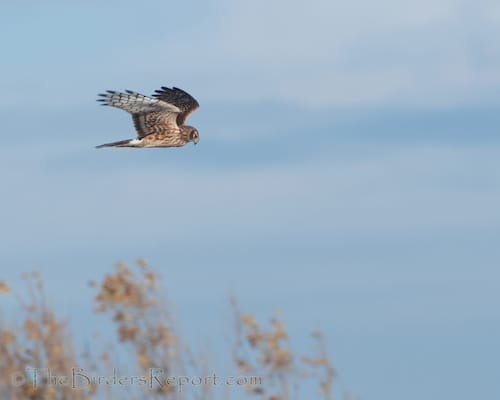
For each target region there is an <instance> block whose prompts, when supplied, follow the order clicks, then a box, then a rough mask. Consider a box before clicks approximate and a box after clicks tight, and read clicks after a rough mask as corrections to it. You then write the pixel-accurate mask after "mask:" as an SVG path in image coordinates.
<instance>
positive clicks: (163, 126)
mask: <svg viewBox="0 0 500 400" xmlns="http://www.w3.org/2000/svg"><path fill="white" fill-rule="evenodd" d="M99 96H101V98H99V99H98V101H100V102H102V105H105V106H111V107H116V108H119V109H121V110H124V111H127V112H128V113H130V114H132V120H133V122H134V126H135V129H136V131H137V136H138V137H139V138H143V137H144V136H147V135H149V134H151V133H155V132H156V133H158V132H164V131H173V132H176V131H178V130H179V127H178V126H177V117H178V115H179V113H180V112H181V110H180V109H179V108H178V107H177V106H175V105H174V104H171V103H168V102H165V101H163V100H161V99H156V98H152V97H149V96H144V95H143V94H140V93H137V92H133V91H131V90H126V91H125V92H124V93H123V92H115V91H112V90H108V91H106V93H101V94H99Z"/></svg>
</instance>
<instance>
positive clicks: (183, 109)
mask: <svg viewBox="0 0 500 400" xmlns="http://www.w3.org/2000/svg"><path fill="white" fill-rule="evenodd" d="M153 97H154V98H156V99H159V100H162V101H164V102H166V103H168V104H171V105H173V106H174V107H177V108H178V109H179V110H180V112H179V114H178V115H177V125H179V126H181V125H184V123H185V122H186V119H187V118H188V116H189V115H190V114H191V113H192V112H193V111H195V110H196V109H197V108H198V107H199V106H200V105H199V104H198V101H196V99H195V98H194V97H193V96H191V95H190V94H189V93H188V92H185V91H184V90H182V89H179V88H176V87H173V88H172V89H170V88H168V87H166V86H162V87H161V89H159V90H155V93H154V94H153Z"/></svg>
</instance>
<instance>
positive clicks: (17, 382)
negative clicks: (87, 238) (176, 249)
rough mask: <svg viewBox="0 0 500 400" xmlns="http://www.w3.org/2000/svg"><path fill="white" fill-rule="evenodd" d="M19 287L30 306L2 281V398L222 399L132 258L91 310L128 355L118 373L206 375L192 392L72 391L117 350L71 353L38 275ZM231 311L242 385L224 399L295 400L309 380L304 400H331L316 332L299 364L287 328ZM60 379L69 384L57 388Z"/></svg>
mask: <svg viewBox="0 0 500 400" xmlns="http://www.w3.org/2000/svg"><path fill="white" fill-rule="evenodd" d="M25 280H26V283H27V288H28V291H27V295H26V296H25V297H27V299H25V298H24V297H22V296H19V294H17V293H12V291H11V289H10V288H9V285H8V284H7V283H6V282H3V281H0V295H2V296H16V300H17V303H18V304H19V308H20V311H21V312H20V313H19V314H18V315H19V318H18V319H17V320H15V321H0V322H1V325H0V326H1V327H0V398H1V399H6V400H18V399H19V400H21V399H23V400H24V399H40V400H41V399H44V400H62V399H75V400H83V399H104V398H105V399H124V398H128V399H133V398H135V399H140V398H144V399H145V398H157V399H191V398H193V399H196V398H198V399H213V398H215V396H216V394H217V396H218V397H221V396H220V395H219V394H220V393H221V392H215V391H214V384H219V385H221V384H222V385H224V382H225V378H224V377H218V379H219V381H215V378H214V379H213V380H210V379H206V377H208V376H209V375H211V374H212V373H213V372H210V373H209V371H213V368H210V362H209V361H208V360H206V359H204V358H203V357H200V356H198V357H196V356H193V355H192V352H191V351H190V350H189V347H188V346H187V345H186V344H185V343H184V341H183V338H182V337H181V335H179V334H178V333H177V331H176V326H175V323H174V318H173V315H172V309H173V306H172V305H171V304H170V303H169V302H168V301H166V300H165V299H164V298H163V296H162V294H163V290H162V287H161V285H160V279H159V276H158V274H157V273H156V272H154V271H153V270H152V269H150V268H149V266H148V265H147V263H146V262H145V261H143V260H138V261H137V262H136V265H134V266H133V267H130V266H128V265H126V264H124V263H119V264H118V265H117V266H116V268H115V269H114V270H113V271H112V272H111V273H109V274H107V275H106V276H104V278H103V279H102V281H95V282H91V284H90V285H91V286H92V287H93V288H94V289H95V290H96V295H95V297H94V299H93V301H94V311H95V312H96V313H100V314H105V315H109V317H110V318H111V320H112V321H113V323H114V325H115V327H116V341H115V342H116V346H117V347H123V348H125V349H126V350H127V351H128V352H129V353H128V354H130V355H131V356H130V358H131V359H133V361H134V362H133V366H132V367H130V366H128V367H124V368H123V371H122V369H120V374H121V373H122V372H123V373H125V374H129V378H130V376H132V374H133V376H135V377H148V378H151V377H152V374H153V372H152V371H155V374H156V371H162V373H161V377H162V378H164V377H180V376H183V377H204V379H203V380H201V379H200V380H197V381H196V382H195V383H196V385H195V387H194V388H190V390H184V391H182V390H179V389H180V388H182V387H179V380H177V381H175V380H174V381H168V382H167V381H166V380H165V379H162V380H157V381H153V380H152V379H150V380H146V379H143V380H142V381H140V380H136V381H132V380H131V379H129V378H127V379H128V380H126V381H125V383H126V384H125V385H122V387H120V388H117V387H116V386H115V385H113V384H110V382H109V381H106V380H105V379H104V380H103V381H102V382H101V381H100V378H99V380H98V381H96V380H93V381H90V380H89V381H88V382H87V381H86V380H85V382H84V383H85V385H80V386H79V387H75V381H74V380H72V379H71V377H74V374H75V369H76V371H85V375H86V376H92V377H101V376H102V377H108V378H109V376H110V370H111V369H112V368H117V367H116V366H117V365H118V364H119V363H118V361H117V355H116V349H115V350H113V349H111V348H109V349H108V350H106V351H104V352H101V353H100V354H90V352H89V351H78V349H77V348H76V346H75V345H74V344H73V341H72V335H71V332H70V331H69V328H68V324H67V322H66V321H65V320H63V319H61V318H60V317H58V316H57V315H56V314H55V312H54V311H53V309H52V308H51V307H50V306H49V305H48V302H47V299H46V298H45V291H44V287H43V281H42V278H41V276H40V274H39V273H36V272H34V273H31V274H28V275H26V276H25ZM231 305H232V308H233V311H234V320H235V339H234V343H233V347H232V351H231V355H230V356H231V357H232V360H233V365H234V367H235V368H234V374H233V375H234V376H235V377H236V376H237V377H240V378H242V379H241V382H238V383H241V384H240V385H238V386H234V385H233V386H229V385H226V387H224V391H223V392H222V393H224V394H223V396H222V397H224V398H231V397H237V398H241V397H242V396H241V394H242V393H244V394H245V397H250V398H255V399H259V400H260V399H261V400H288V399H292V398H297V395H296V394H297V386H298V385H300V384H301V383H304V382H306V381H308V380H313V381H314V382H316V390H314V392H312V393H308V394H307V398H325V399H331V398H332V395H331V393H332V382H333V380H334V378H335V371H334V369H333V367H332V365H331V363H330V361H329V358H328V356H327V352H326V350H325V345H324V340H323V337H322V335H321V333H320V332H317V331H315V332H313V333H312V335H311V337H312V340H313V341H315V342H316V344H317V349H318V350H317V354H314V355H309V356H302V357H300V356H297V355H296V354H295V353H294V351H293V350H292V348H291V345H290V342H289V338H288V332H287V329H286V326H285V324H284V323H283V321H282V320H281V319H280V318H279V316H275V317H273V318H272V319H271V320H270V323H269V324H267V325H266V324H262V323H260V322H258V321H257V320H256V319H255V318H254V316H253V315H252V314H250V313H246V312H241V311H240V309H239V306H238V304H237V302H236V300H235V299H231ZM61 377H69V379H68V380H66V381H64V379H62V378H61ZM243 378H252V379H243ZM186 379H187V378H186ZM193 379H194V378H193ZM81 382H82V379H80V383H81ZM134 382H135V383H134ZM114 383H116V382H114ZM153 383H154V385H153ZM233 383H234V382H233ZM308 385H309V384H308ZM308 387H310V385H309V386H308ZM118 389H119V390H118Z"/></svg>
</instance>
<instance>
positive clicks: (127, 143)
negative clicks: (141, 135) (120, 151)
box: [95, 139, 141, 149]
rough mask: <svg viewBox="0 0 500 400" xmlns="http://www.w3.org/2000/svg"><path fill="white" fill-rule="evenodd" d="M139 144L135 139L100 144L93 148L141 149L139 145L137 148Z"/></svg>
mask: <svg viewBox="0 0 500 400" xmlns="http://www.w3.org/2000/svg"><path fill="white" fill-rule="evenodd" d="M139 143H140V141H139V140H137V139H125V140H119V141H118V142H111V143H104V144H100V145H99V146H96V147H95V148H96V149H100V148H102V147H141V146H140V145H139V146H138V144H139Z"/></svg>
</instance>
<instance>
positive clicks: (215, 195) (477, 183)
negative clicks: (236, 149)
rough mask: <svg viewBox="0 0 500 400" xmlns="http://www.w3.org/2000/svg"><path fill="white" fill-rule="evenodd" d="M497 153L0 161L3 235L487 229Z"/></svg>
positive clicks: (12, 242) (167, 236)
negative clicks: (76, 166)
mask: <svg viewBox="0 0 500 400" xmlns="http://www.w3.org/2000/svg"><path fill="white" fill-rule="evenodd" d="M48 156H49V155H48V154H45V156H43V157H48ZM499 156H500V154H499V151H498V149H487V148H483V147H476V148H472V149H468V148H465V147H462V148H460V147H450V146H443V147H437V148H428V147H425V146H419V147H417V148H414V149H393V150H391V151H388V152H387V153H386V154H383V155H378V156H377V155H372V156H369V155H365V156H364V157H363V158H362V159H361V158H358V159H352V158H351V159H345V160H336V161H328V160H326V159H324V160H317V161H307V162H302V163H299V164H298V163H294V165H286V164H281V165H274V166H273V165H263V166H260V167H252V168H236V169H234V168H233V169H217V168H215V169H214V168H208V169H207V168H203V169H202V168H201V167H199V166H198V167H197V166H193V167H190V168H182V169H179V168H176V169H172V166H165V167H161V166H159V165H156V166H155V167H154V168H152V167H151V165H148V166H144V167H140V166H135V167H133V168H129V167H126V166H122V167H120V168H114V169H113V170H108V171H103V170H99V171H98V172H96V171H95V170H90V171H86V172H85V173H84V174H82V173H81V172H79V171H78V170H71V169H70V170H68V171H67V172H65V171H64V170H59V171H57V172H56V171H54V172H53V173H51V175H50V176H49V175H47V174H46V173H44V172H38V170H39V168H40V165H43V161H41V160H40V159H39V160H37V157H36V156H35V157H33V159H32V161H31V165H30V163H29V162H28V163H27V164H23V165H21V166H20V167H19V166H18V164H17V163H16V162H15V161H14V160H13V161H12V162H11V163H10V165H11V169H6V168H2V173H1V179H2V182H3V187H4V189H5V193H6V195H5V196H4V198H3V207H2V211H1V213H0V214H1V218H2V221H4V223H3V228H2V230H1V238H0V239H1V241H2V243H3V244H4V245H8V246H9V247H14V248H17V247H19V246H25V245H28V247H29V243H36V242H37V241H38V240H42V241H49V242H57V241H65V240H68V239H71V240H73V241H75V240H76V241H82V243H83V242H85V241H91V240H105V241H107V242H108V243H109V245H110V246H113V244H114V245H116V246H117V248H118V247H122V246H123V243H127V242H134V243H147V241H148V237H160V238H163V240H174V241H179V240H181V241H184V240H186V241H187V240H189V239H190V238H192V237H196V238H200V237H203V238H205V239H204V240H206V241H209V242H210V241H214V240H215V241H220V240H230V239H231V238H235V237H240V238H244V237H247V238H261V239H263V238H273V237H276V238H286V237H287V236H289V235H292V236H299V237H304V238H305V237H308V238H309V239H308V240H314V238H317V237H324V236H325V235H326V236H330V237H334V236H335V235H341V236H346V235H347V236H352V237H356V236H359V235H361V236H372V235H374V236H377V237H378V236H381V235H382V236H384V235H388V236H389V237H390V236H393V235H406V234H411V235H420V234H422V235H432V234H433V233H436V232H446V231H450V230H473V229H483V228H488V227H494V226H498V224H499V223H500V214H499V212H498V207H497V206H496V205H497V204H498V201H499V200H500V192H499V190H498V188H497V187H495V186H494V185H493V182H497V181H498V179H499V178H500V176H499V175H498V171H496V170H495V169H494V168H491V167H492V165H494V162H495V160H497V159H498V157H499ZM43 157H42V158H43ZM39 158H40V157H39ZM4 161H5V162H9V161H8V160H4ZM12 166H13V168H12ZM7 171H8V172H7ZM12 210H16V211H15V212H12ZM97 226H98V227H99V229H97V228H96V227H97Z"/></svg>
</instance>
